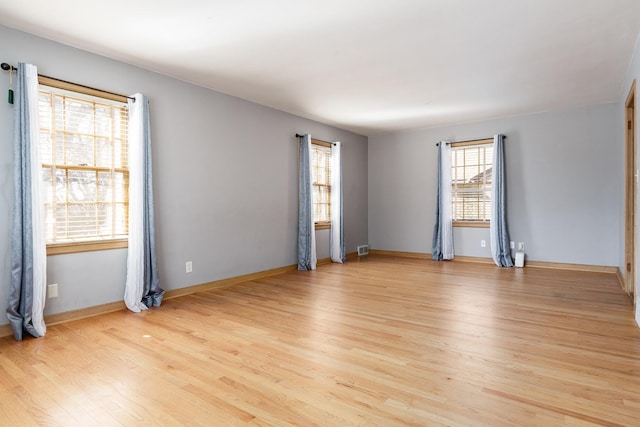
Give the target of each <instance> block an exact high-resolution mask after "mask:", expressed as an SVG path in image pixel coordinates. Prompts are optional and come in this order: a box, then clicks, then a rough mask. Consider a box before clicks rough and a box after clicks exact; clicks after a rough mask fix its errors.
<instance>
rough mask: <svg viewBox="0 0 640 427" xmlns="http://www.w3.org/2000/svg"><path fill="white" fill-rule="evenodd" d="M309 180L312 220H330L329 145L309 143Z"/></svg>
mask: <svg viewBox="0 0 640 427" xmlns="http://www.w3.org/2000/svg"><path fill="white" fill-rule="evenodd" d="M311 181H312V184H313V185H312V187H313V220H314V221H315V222H328V221H331V147H330V146H328V145H324V144H323V145H321V144H317V143H313V141H312V144H311Z"/></svg>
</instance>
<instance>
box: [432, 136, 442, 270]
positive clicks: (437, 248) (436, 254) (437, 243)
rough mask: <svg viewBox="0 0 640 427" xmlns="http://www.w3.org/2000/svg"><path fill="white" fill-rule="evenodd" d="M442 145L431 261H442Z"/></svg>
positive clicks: (439, 154)
mask: <svg viewBox="0 0 640 427" xmlns="http://www.w3.org/2000/svg"><path fill="white" fill-rule="evenodd" d="M441 154H442V143H439V144H438V162H437V165H436V224H435V225H434V226H433V241H432V242H431V259H432V260H434V261H442V227H441V226H440V223H441V221H442V220H441V218H440V198H441V197H442V195H441V194H440V180H441V179H442V173H441V170H442V156H441Z"/></svg>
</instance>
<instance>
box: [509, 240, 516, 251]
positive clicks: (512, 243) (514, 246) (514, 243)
mask: <svg viewBox="0 0 640 427" xmlns="http://www.w3.org/2000/svg"><path fill="white" fill-rule="evenodd" d="M509 247H510V248H511V249H515V248H516V242H514V241H513V240H512V241H510V242H509Z"/></svg>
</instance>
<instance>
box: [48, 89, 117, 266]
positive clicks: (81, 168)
mask: <svg viewBox="0 0 640 427" xmlns="http://www.w3.org/2000/svg"><path fill="white" fill-rule="evenodd" d="M64 85H65V86H66V89H67V90H65V89H61V88H59V87H53V86H45V85H43V84H42V81H41V84H40V93H39V115H40V116H39V119H40V154H41V160H42V180H43V186H44V190H43V191H44V192H45V195H44V202H45V218H46V241H47V253H48V254H54V253H67V252H79V251H84V250H96V249H108V248H114V247H126V243H127V242H126V238H127V234H128V207H129V206H128V182H129V171H128V169H127V168H128V160H127V124H128V108H127V104H126V103H123V102H118V101H113V100H110V99H106V98H102V97H97V96H91V95H87V94H85V93H81V92H76V91H72V90H68V89H69V87H70V86H73V85H69V84H64Z"/></svg>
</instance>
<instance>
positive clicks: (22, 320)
mask: <svg viewBox="0 0 640 427" xmlns="http://www.w3.org/2000/svg"><path fill="white" fill-rule="evenodd" d="M17 74H18V75H17V87H16V103H15V116H14V118H15V122H14V152H13V177H14V193H13V218H12V234H11V278H10V285H9V304H8V307H7V317H8V319H9V324H10V325H11V329H12V331H13V335H14V337H15V339H16V340H22V339H23V336H24V332H26V333H28V334H30V335H32V336H34V337H40V336H43V335H44V334H45V333H46V326H45V324H44V317H43V311H44V299H45V292H46V287H45V282H46V241H45V237H44V228H43V227H44V226H43V224H42V209H41V208H42V206H41V203H40V196H39V192H40V170H41V164H40V161H39V154H38V151H39V143H38V135H39V129H38V113H37V108H38V92H37V90H38V83H37V78H38V74H37V68H36V67H35V66H33V65H30V64H23V63H20V64H19V65H18V73H17Z"/></svg>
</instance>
